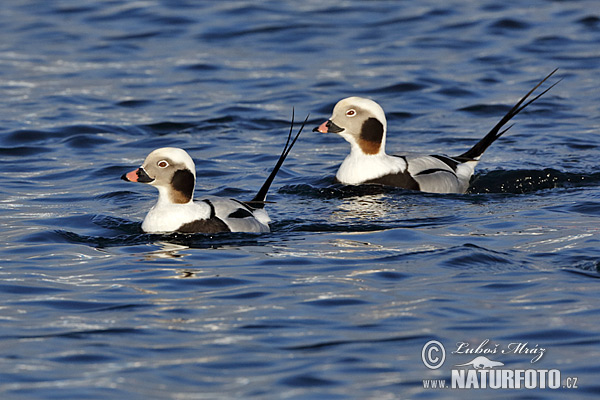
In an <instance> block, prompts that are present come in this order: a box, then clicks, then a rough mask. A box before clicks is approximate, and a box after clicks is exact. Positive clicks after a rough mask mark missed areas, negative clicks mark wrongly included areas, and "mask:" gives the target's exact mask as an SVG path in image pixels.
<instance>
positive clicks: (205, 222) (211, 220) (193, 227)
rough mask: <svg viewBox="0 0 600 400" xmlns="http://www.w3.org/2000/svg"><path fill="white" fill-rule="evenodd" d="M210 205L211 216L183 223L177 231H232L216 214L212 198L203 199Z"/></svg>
mask: <svg viewBox="0 0 600 400" xmlns="http://www.w3.org/2000/svg"><path fill="white" fill-rule="evenodd" d="M202 201H204V202H205V203H206V204H208V205H209V206H210V216H209V217H208V218H205V219H197V220H195V221H192V222H188V223H186V224H183V225H181V226H180V227H179V228H178V229H177V232H180V233H219V232H231V229H229V226H227V224H226V223H225V222H223V220H222V219H221V218H219V217H217V215H216V214H215V206H214V205H213V204H212V203H211V202H210V200H202Z"/></svg>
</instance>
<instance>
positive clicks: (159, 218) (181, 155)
mask: <svg viewBox="0 0 600 400" xmlns="http://www.w3.org/2000/svg"><path fill="white" fill-rule="evenodd" d="M306 118H307V119H308V117H306ZM305 124H306V120H305V121H304V123H303V124H302V126H301V127H300V129H299V130H298V133H297V134H296V136H295V137H294V138H293V139H292V130H293V126H294V122H293V116H292V126H291V127H290V132H289V135H288V139H287V142H286V144H285V147H284V149H283V151H282V153H281V156H280V157H279V160H278V161H277V163H276V164H275V167H274V168H273V171H271V174H270V175H269V176H268V177H267V179H266V180H265V183H264V184H263V185H262V187H261V188H260V190H259V191H258V192H257V194H256V196H254V198H253V199H252V200H251V201H239V200H236V199H229V198H223V197H217V196H204V197H202V198H200V199H199V200H198V201H194V186H195V184H196V166H195V164H194V161H193V160H192V158H191V157H190V156H189V154H188V153H187V152H186V151H185V150H183V149H179V148H175V147H163V148H160V149H156V150H154V151H152V152H151V153H150V154H148V157H146V160H145V161H144V163H143V164H142V166H141V167H139V168H138V169H136V170H133V171H131V172H129V173H126V174H124V175H123V176H122V177H121V179H123V180H125V181H128V182H140V183H147V184H149V185H151V186H154V187H155V188H157V189H158V201H157V202H156V204H155V205H154V206H153V207H152V208H151V209H150V211H149V212H148V214H147V215H146V218H144V222H143V223H142V230H143V231H144V232H147V233H169V232H180V233H197V232H202V233H217V232H269V222H271V219H270V218H269V215H268V214H267V212H266V211H265V209H264V205H265V201H266V197H267V192H268V191H269V187H270V186H271V183H272V182H273V179H274V178H275V175H277V172H278V171H279V168H280V167H281V165H282V164H283V162H284V160H285V158H286V157H287V155H288V154H289V153H290V151H291V149H292V147H293V146H294V143H296V140H297V139H298V137H299V136H300V133H301V132H302V129H303V128H304V125H305Z"/></svg>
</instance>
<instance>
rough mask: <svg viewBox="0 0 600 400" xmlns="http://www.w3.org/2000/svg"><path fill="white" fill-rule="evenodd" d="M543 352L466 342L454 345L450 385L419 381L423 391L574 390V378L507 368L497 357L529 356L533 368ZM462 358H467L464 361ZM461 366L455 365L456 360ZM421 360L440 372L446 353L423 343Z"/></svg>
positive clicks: (556, 372) (531, 347)
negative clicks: (453, 361) (454, 359)
mask: <svg viewBox="0 0 600 400" xmlns="http://www.w3.org/2000/svg"><path fill="white" fill-rule="evenodd" d="M545 352H546V349H545V348H542V347H540V346H539V345H537V344H535V345H531V344H529V343H528V342H523V343H516V342H515V343H509V344H507V345H501V344H500V343H497V344H492V343H491V342H490V340H489V339H485V340H483V341H482V342H480V343H479V344H478V346H475V347H473V346H471V344H470V343H468V342H458V343H457V344H456V348H455V349H454V350H452V351H451V352H450V355H456V356H457V357H456V359H457V361H456V363H454V364H452V369H451V371H450V384H448V381H447V380H446V379H423V388H424V389H559V388H568V389H577V377H566V378H564V379H563V378H562V377H561V372H560V370H558V369H543V368H507V367H506V366H505V363H504V362H503V361H504V360H506V359H505V358H503V361H499V357H503V356H508V355H515V354H516V355H527V356H530V357H531V358H530V361H529V364H530V365H531V364H535V363H537V362H538V361H540V360H541V359H542V357H543V356H544V354H545ZM465 356H469V357H467V358H466V360H465ZM459 358H460V360H462V362H458V359H459ZM421 360H422V361H423V364H424V365H425V366H426V367H427V368H429V369H439V368H441V367H442V366H443V365H444V363H445V361H446V360H447V357H446V349H445V347H444V345H443V344H442V343H441V342H439V341H437V340H430V341H429V342H427V343H425V345H424V346H423V349H422V350H421ZM506 361H508V360H506Z"/></svg>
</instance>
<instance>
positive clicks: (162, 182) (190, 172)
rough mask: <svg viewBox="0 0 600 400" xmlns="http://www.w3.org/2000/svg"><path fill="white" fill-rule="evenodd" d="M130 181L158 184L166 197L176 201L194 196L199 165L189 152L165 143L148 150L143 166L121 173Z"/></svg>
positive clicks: (191, 198)
mask: <svg viewBox="0 0 600 400" xmlns="http://www.w3.org/2000/svg"><path fill="white" fill-rule="evenodd" d="M121 178H122V179H124V180H126V181H129V182H141V183H147V184H150V185H152V186H154V187H156V188H157V189H158V191H159V193H160V197H159V201H161V197H165V198H164V200H166V201H169V202H171V203H176V204H184V203H189V202H191V201H192V200H193V195H194V186H195V184H196V166H195V165H194V161H193V160H192V158H191V157H190V156H189V154H188V153H187V152H186V151H185V150H183V149H178V148H175V147H163V148H160V149H156V150H154V151H152V152H151V153H150V154H148V157H146V159H145V160H144V163H143V164H142V166H141V167H140V168H138V169H136V170H134V171H131V172H129V173H127V174H125V175H123V176H122V177H121Z"/></svg>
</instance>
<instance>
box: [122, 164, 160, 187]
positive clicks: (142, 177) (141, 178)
mask: <svg viewBox="0 0 600 400" xmlns="http://www.w3.org/2000/svg"><path fill="white" fill-rule="evenodd" d="M121 179H123V180H124V181H127V182H140V183H150V182H152V181H154V179H152V178H150V177H149V176H148V174H147V173H146V171H144V168H142V167H140V168H138V169H135V170H133V171H131V172H128V173H126V174H123V176H121Z"/></svg>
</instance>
